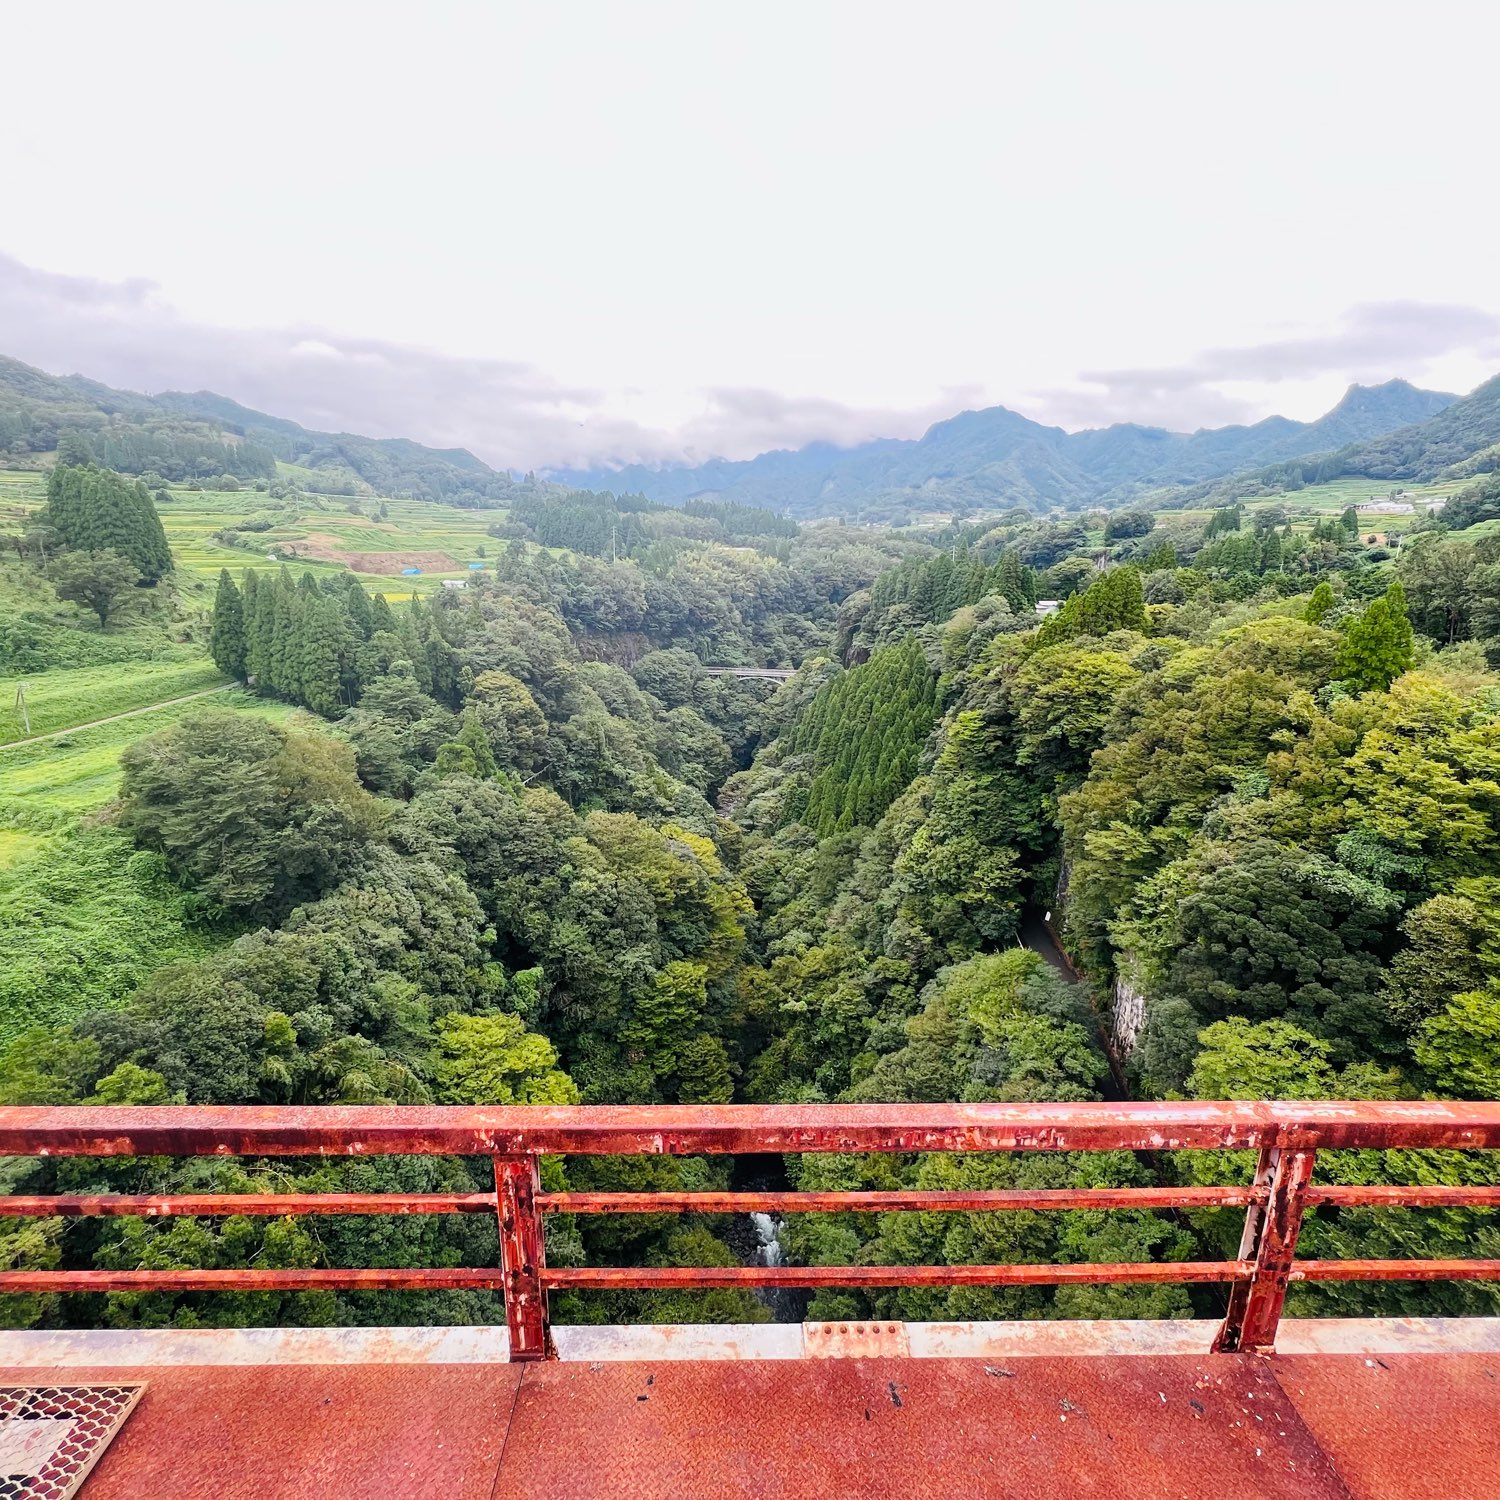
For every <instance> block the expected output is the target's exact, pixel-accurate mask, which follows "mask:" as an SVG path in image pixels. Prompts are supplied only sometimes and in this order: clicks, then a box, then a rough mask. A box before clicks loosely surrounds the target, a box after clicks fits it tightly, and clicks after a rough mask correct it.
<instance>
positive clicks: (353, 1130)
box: [0, 1100, 1500, 1156]
mask: <svg viewBox="0 0 1500 1500" xmlns="http://www.w3.org/2000/svg"><path fill="white" fill-rule="evenodd" d="M1266 1144H1273V1145H1283V1146H1287V1147H1309V1148H1311V1147H1353V1146H1362V1147H1370V1148H1376V1149H1384V1148H1397V1147H1417V1146H1426V1147H1452V1148H1480V1147H1488V1148H1496V1147H1500V1103H1496V1102H1474V1101H1467V1100H1380V1101H1378V1102H1364V1101H1360V1102H1355V1103H1338V1102H1332V1101H1327V1100H1307V1101H1303V1100H1297V1101H1294V1102H1290V1103H1285V1102H1274V1101H1273V1102H1270V1103H1253V1102H1229V1103H1206V1102H1196V1101H1190V1102H1169V1103H1145V1104H1114V1103H1095V1104H806V1105H801V1104H799V1105H752V1104H715V1105H610V1106H604V1105H586V1106H584V1105H580V1106H568V1105H525V1106H516V1107H506V1108H493V1109H486V1108H469V1107H437V1106H434V1107H427V1106H404V1107H402V1108H389V1107H384V1106H370V1107H366V1106H359V1107H355V1106H332V1105H330V1106H312V1107H306V1108H292V1107H282V1106H271V1105H264V1106H263V1105H246V1106H238V1105H237V1106H225V1107H217V1106H177V1105H161V1106H147V1107H118V1108H117V1107H107V1108H89V1107H72V1106H70V1107H66V1108H54V1109H38V1108H20V1107H9V1108H4V1109H0V1156H49V1155H50V1156H320V1155H322V1156H337V1155H348V1156H360V1155H413V1154H415V1155H431V1154H440V1155H483V1156H495V1155H502V1156H520V1155H532V1154H536V1155H544V1154H559V1155H579V1154H593V1155H597V1154H623V1155H632V1154H634V1155H692V1154H697V1153H703V1152H734V1153H742V1154H755V1153H781V1152H803V1151H844V1152H909V1151H1112V1150H1143V1151H1149V1150H1178V1149H1182V1150H1189V1149H1212V1148H1244V1149H1254V1148H1258V1147H1260V1146H1262V1145H1266Z"/></svg>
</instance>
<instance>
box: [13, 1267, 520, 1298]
mask: <svg viewBox="0 0 1500 1500" xmlns="http://www.w3.org/2000/svg"><path fill="white" fill-rule="evenodd" d="M504 1286H505V1273H504V1271H502V1270H501V1269H500V1267H499V1266H417V1267H412V1266H407V1267H400V1268H388V1269H379V1270H364V1271H354V1270H344V1269H335V1268H332V1267H323V1266H315V1267H312V1268H310V1269H303V1268H300V1267H299V1268H295V1269H278V1270H264V1269H262V1268H260V1267H258V1266H249V1267H244V1268H242V1269H240V1268H237V1269H235V1270H211V1271H98V1270H94V1271H0V1292H311V1291H322V1290H330V1289H331V1290H337V1291H420V1292H434V1291H451V1290H454V1289H463V1290H474V1289H476V1288H487V1289H489V1290H491V1291H500V1290H502V1289H503V1288H504Z"/></svg>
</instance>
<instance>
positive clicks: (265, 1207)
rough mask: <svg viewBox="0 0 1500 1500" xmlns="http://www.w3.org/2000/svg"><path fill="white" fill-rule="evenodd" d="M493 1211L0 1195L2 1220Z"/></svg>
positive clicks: (226, 1196) (298, 1198) (458, 1206)
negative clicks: (120, 1216) (22, 1218)
mask: <svg viewBox="0 0 1500 1500" xmlns="http://www.w3.org/2000/svg"><path fill="white" fill-rule="evenodd" d="M494 1212H495V1195H494V1194H493V1193H181V1194H176V1195H172V1194H160V1195H156V1196H146V1195H140V1196H134V1195H131V1194H128V1193H91V1194H85V1195H82V1196H74V1197H52V1198H39V1197H19V1196H17V1197H10V1198H3V1197H0V1216H4V1217H10V1218H19V1217H25V1218H41V1217H46V1216H47V1215H56V1216H59V1217H63V1218H95V1217H100V1216H111V1215H117V1214H140V1215H141V1216H142V1217H143V1218H147V1219H157V1218H170V1217H173V1216H187V1215H195V1216H197V1217H200V1218H210V1217H216V1216H220V1217H221V1216H224V1215H235V1214H247V1215H252V1216H269V1217H280V1216H281V1215H283V1214H479V1213H491V1214H492V1213H494Z"/></svg>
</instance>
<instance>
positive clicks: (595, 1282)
mask: <svg viewBox="0 0 1500 1500" xmlns="http://www.w3.org/2000/svg"><path fill="white" fill-rule="evenodd" d="M1252 1270H1253V1267H1251V1266H1250V1265H1249V1264H1247V1263H1245V1262H1242V1261H1233V1260H1223V1261H1219V1260H1214V1261H1187V1260H1176V1261H1125V1262H1122V1263H1117V1264H1104V1263H1100V1264H1097V1265H1067V1266H558V1267H555V1268H551V1269H548V1270H546V1271H543V1272H542V1282H543V1284H544V1285H546V1286H549V1287H612V1288H621V1287H642V1288H651V1287H668V1286H670V1287H725V1286H730V1287H757V1286H1060V1285H1063V1284H1065V1283H1066V1284H1072V1283H1077V1282H1084V1283H1105V1282H1127V1281H1130V1282H1140V1281H1145V1282H1162V1281H1180V1282H1213V1281H1241V1280H1244V1279H1246V1278H1248V1277H1249V1276H1250V1275H1251V1273H1252Z"/></svg>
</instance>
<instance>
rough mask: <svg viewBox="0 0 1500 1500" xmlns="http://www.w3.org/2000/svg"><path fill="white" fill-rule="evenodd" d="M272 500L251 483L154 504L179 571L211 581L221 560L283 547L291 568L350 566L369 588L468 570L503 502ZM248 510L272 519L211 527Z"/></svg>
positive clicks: (265, 557)
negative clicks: (249, 526) (406, 571)
mask: <svg viewBox="0 0 1500 1500" xmlns="http://www.w3.org/2000/svg"><path fill="white" fill-rule="evenodd" d="M278 505H279V502H277V501H273V500H269V499H268V498H267V497H266V496H264V495H261V494H258V493H257V492H256V491H254V490H239V491H234V492H229V493H224V492H219V491H204V492H201V493H199V492H196V491H192V490H175V491H172V499H171V500H170V501H168V502H167V503H166V504H165V505H161V506H158V509H159V511H160V513H161V518H162V524H163V526H164V527H165V528H166V532H167V540H168V542H169V543H170V544H171V547H172V554H173V557H174V558H175V559H176V561H177V567H178V569H179V571H180V572H182V573H184V574H186V575H189V576H191V575H194V574H196V575H197V576H198V577H199V578H201V579H203V580H205V581H208V582H210V583H211V582H214V581H216V580H217V578H218V576H219V570H220V569H221V568H228V569H229V570H230V571H231V572H234V573H238V572H239V571H240V570H241V569H243V568H248V567H257V566H259V567H270V566H274V564H273V563H272V562H271V561H270V557H271V555H272V554H275V556H276V557H277V558H278V559H279V558H281V557H287V558H288V560H289V562H290V563H291V566H293V567H294V568H296V569H297V570H298V571H300V570H302V569H303V568H308V569H310V570H311V571H312V572H313V573H315V574H318V575H325V574H329V573H342V572H344V571H345V570H346V569H348V568H353V570H354V571H355V572H356V573H358V574H359V576H360V579H361V581H362V582H363V583H364V584H365V586H366V587H367V588H369V589H370V590H371V592H374V593H386V592H388V589H393V590H396V591H398V592H406V593H410V592H411V591H412V590H413V589H414V588H415V589H417V590H419V591H426V590H429V589H435V588H437V587H439V585H440V582H441V580H442V579H443V578H444V577H447V578H467V577H468V576H469V575H470V573H471V571H472V570H471V569H470V568H469V566H468V565H469V564H470V563H471V562H481V561H483V560H484V559H483V557H482V555H481V554H482V553H485V552H487V553H488V554H489V555H490V557H494V556H495V554H496V553H497V552H498V550H499V548H500V547H501V546H502V545H503V544H502V543H499V542H497V541H496V540H495V538H494V537H492V536H490V535H489V534H488V532H487V531H486V528H487V527H489V526H492V525H493V524H494V523H495V522H496V521H497V520H500V519H503V516H504V512H502V511H493V510H483V511H476V510H459V509H458V508H457V507H454V506H449V505H433V504H429V503H428V502H426V501H421V500H385V501H378V500H366V499H361V500H358V501H348V502H345V501H342V500H338V499H334V498H332V497H320V496H313V497H311V499H310V500H309V501H308V502H307V503H306V504H304V505H301V506H299V507H298V508H297V509H296V510H292V511H287V510H283V509H279V508H276V507H278ZM381 506H383V507H384V509H385V515H384V516H381V515H380V514H379V507H381ZM351 507H353V511H351ZM356 512H357V513H356ZM252 519H254V520H266V521H270V522H271V523H272V525H271V527H270V529H269V530H267V531H260V532H248V531H239V539H240V540H239V545H237V546H230V545H226V544H225V543H224V542H223V541H222V540H220V539H219V538H218V537H217V536H216V533H219V532H222V531H224V530H226V529H227V530H237V529H238V528H237V525H236V523H243V522H245V521H247V520H252ZM407 567H417V568H420V569H421V570H422V571H421V573H420V574H419V575H417V576H416V577H412V576H410V575H403V573H402V569H403V568H407Z"/></svg>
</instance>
